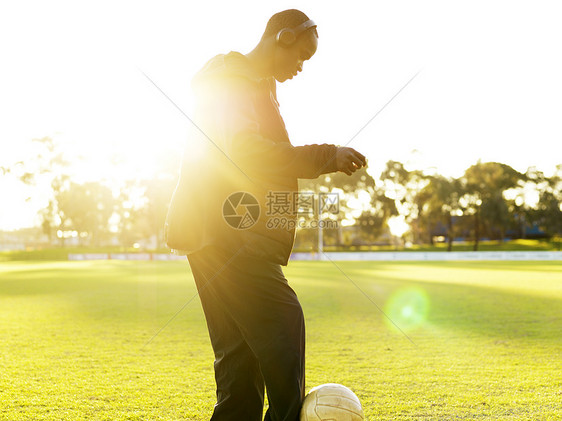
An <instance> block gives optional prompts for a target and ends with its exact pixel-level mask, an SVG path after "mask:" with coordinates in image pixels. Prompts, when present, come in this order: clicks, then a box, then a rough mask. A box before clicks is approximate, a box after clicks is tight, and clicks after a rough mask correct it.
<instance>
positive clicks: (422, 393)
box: [0, 261, 562, 421]
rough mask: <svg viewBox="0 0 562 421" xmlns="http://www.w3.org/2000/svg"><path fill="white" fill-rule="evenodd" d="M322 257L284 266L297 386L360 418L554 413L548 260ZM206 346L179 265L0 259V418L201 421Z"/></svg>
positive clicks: (561, 348) (208, 393) (553, 273)
mask: <svg viewBox="0 0 562 421" xmlns="http://www.w3.org/2000/svg"><path fill="white" fill-rule="evenodd" d="M337 265H338V267H339V268H338V267H336V266H335V265H334V264H332V263H331V262H295V263H291V264H290V266H289V267H288V268H287V269H286V271H285V273H286V275H287V278H288V279H289V282H290V283H291V285H292V286H293V288H294V289H295V290H296V291H297V293H298V294H299V297H300V299H301V303H302V305H303V308H304V311H305V315H306V320H307V332H308V333H307V337H308V343H307V347H308V348H307V388H310V387H312V386H315V385H318V384H321V383H327V382H336V383H342V384H345V385H347V386H348V387H350V388H351V389H352V390H354V391H355V393H356V394H357V395H358V396H359V398H360V399H361V401H362V403H363V406H364V409H365V414H366V419H368V420H457V419H470V420H474V419H489V420H560V419H562V264H561V263H560V262H548V263H547V262H516V263H514V262H462V263H457V262H442V263H441V262H423V263H417V262H408V263H396V262H362V263H355V262H337ZM340 269H341V271H340ZM342 272H343V273H344V274H345V275H344V274H343V273H342ZM354 284H355V285H354ZM359 289H360V290H359ZM366 295H367V296H368V297H369V298H367V297H366ZM371 300H372V301H371ZM186 303H187V305H186V306H185V308H184V309H183V310H182V311H181V312H180V313H179V315H178V316H177V317H176V318H175V319H174V320H173V321H172V322H171V323H170V324H169V325H168V326H167V327H166V328H165V329H164V330H162V331H161V332H160V333H159V334H158V335H157V336H156V337H154V338H153V340H152V342H150V343H149V344H148V345H146V343H147V342H148V341H149V340H150V339H151V338H152V337H153V336H154V335H155V333H157V332H158V331H159V329H161V328H162V327H163V326H164V325H165V324H166V323H167V322H168V321H169V320H170V318H172V316H173V315H174V314H175V313H176V312H177V311H178V310H179V309H180V308H181V307H182V306H184V305H185V304H186ZM377 306H378V307H380V309H382V310H383V311H384V312H385V314H387V315H388V317H389V318H390V319H392V321H393V322H394V323H395V324H396V325H398V326H400V328H401V329H402V331H399V330H398V329H397V328H396V327H395V326H394V325H393V324H392V323H391V322H389V321H388V319H387V318H386V317H385V316H384V315H383V314H382V313H381V311H380V310H379V309H378V308H377ZM212 359H213V356H212V351H211V348H210V344H209V340H208V337H207V331H206V326H205V322H204V319H203V316H202V311H201V308H200V305H199V301H198V298H197V297H196V296H195V288H194V285H193V281H192V279H191V275H190V273H189V269H188V265H187V263H183V262H160V263H158V262H117V261H107V262H106V261H102V262H99V261H98V262H62V261H57V262H32V261H28V262H15V261H13V262H3V263H0V376H1V377H0V419H1V420H10V421H12V420H13V421H15V420H26V421H27V420H205V419H208V418H209V414H210V412H211V409H212V406H213V403H214V380H213V371H212ZM241 421H243V420H241Z"/></svg>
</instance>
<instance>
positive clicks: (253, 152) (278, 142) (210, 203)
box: [182, 10, 366, 421]
mask: <svg viewBox="0 0 562 421" xmlns="http://www.w3.org/2000/svg"><path fill="white" fill-rule="evenodd" d="M317 45H318V32H317V30H316V25H315V24H314V22H312V21H311V20H309V18H308V17H307V16H306V15H305V14H304V13H302V12H300V11H298V10H286V11H283V12H280V13H277V14H275V15H274V16H272V17H271V19H270V20H269V21H268V23H267V26H266V28H265V32H264V34H263V36H262V38H261V40H260V42H259V43H258V45H257V46H256V47H255V48H254V50H252V51H251V52H249V53H248V54H245V55H244V54H241V53H238V52H234V51H232V52H230V53H228V54H221V55H218V56H216V57H214V58H212V59H211V60H210V61H209V62H208V63H207V64H206V65H205V66H204V67H203V69H202V70H201V71H200V72H199V73H198V74H197V75H196V76H195V77H194V79H193V82H192V86H193V89H194V92H195V96H196V99H197V105H196V109H195V118H194V120H195V122H196V124H197V127H198V128H199V129H201V132H203V133H204V135H205V136H203V135H201V134H200V136H199V137H200V142H199V149H201V147H203V148H204V150H203V151H201V150H198V151H196V150H195V149H194V148H192V149H189V148H188V149H187V150H186V156H185V159H184V163H183V166H182V179H184V180H188V181H186V183H188V187H187V190H188V191H189V200H190V203H191V204H192V206H191V208H190V209H191V210H190V211H189V212H188V213H187V214H186V216H185V218H186V221H187V224H188V230H189V235H188V238H187V239H186V241H187V242H188V243H189V244H188V246H187V250H186V252H187V255H188V260H189V264H190V266H191V270H192V273H193V276H194V279H195V283H196V285H197V289H198V291H199V296H200V299H201V304H202V307H203V311H204V313H205V318H206V321H207V326H208V330H209V336H210V339H211V344H212V347H213V350H214V353H215V363H214V368H215V380H216V386H217V391H216V394H217V402H216V404H215V407H214V411H213V415H212V418H211V420H213V421H223V420H232V421H253V420H261V417H262V414H263V405H264V389H265V390H267V397H268V402H269V408H268V410H267V412H266V414H265V420H272V421H281V420H290V421H295V420H297V419H298V417H299V411H300V407H301V404H302V400H303V398H304V392H305V389H304V387H305V384H304V378H305V366H304V357H305V330H304V317H303V312H302V309H301V306H300V303H299V301H298V299H297V296H296V294H295V292H294V291H293V289H292V288H291V287H290V286H289V284H288V282H287V280H286V279H285V277H284V275H283V272H282V270H281V266H284V265H286V264H287V262H288V260H289V256H290V253H291V249H292V247H293V241H294V236H295V222H296V203H295V196H296V195H295V194H294V193H296V192H297V189H298V178H316V177H318V176H319V175H321V174H324V173H329V172H334V171H343V172H345V173H346V174H348V175H349V174H352V173H353V172H354V171H356V170H357V169H359V168H361V167H363V166H365V165H366V160H365V157H364V156H363V155H361V154H360V153H359V152H357V151H355V150H354V149H352V148H347V147H337V146H335V145H328V144H322V145H306V146H293V145H292V144H291V142H290V141H289V137H288V134H287V131H286V129H285V125H284V123H283V119H282V118H281V115H280V114H279V104H278V102H277V98H276V90H275V89H276V81H277V82H284V81H286V80H287V79H292V78H293V77H294V76H296V75H297V74H298V73H299V72H300V71H302V68H303V63H304V62H305V61H306V60H308V59H310V58H311V57H312V56H313V55H314V53H315V52H316V48H317ZM204 137H206V138H207V139H205V138H204ZM272 197H273V198H275V197H282V198H283V203H282V205H283V206H281V204H278V205H279V206H273V205H275V203H274V204H273V205H272V203H271V200H272ZM276 212H277V213H276ZM275 216H277V217H278V219H277V220H275V219H273V220H275V221H280V220H281V221H284V223H281V224H277V225H275V224H273V225H272V224H271V221H272V218H275ZM281 217H282V218H281Z"/></svg>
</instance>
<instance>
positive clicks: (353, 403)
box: [300, 383, 365, 421]
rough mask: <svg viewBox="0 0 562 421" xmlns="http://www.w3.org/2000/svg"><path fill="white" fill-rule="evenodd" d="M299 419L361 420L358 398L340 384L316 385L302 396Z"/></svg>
mask: <svg viewBox="0 0 562 421" xmlns="http://www.w3.org/2000/svg"><path fill="white" fill-rule="evenodd" d="M300 419H301V421H363V420H364V419H365V418H364V416H363V408H362V407H361V402H359V398H358V397H357V396H356V395H355V393H353V392H352V391H351V390H350V389H348V388H347V387H345V386H342V385H341V384H335V383H328V384H323V385H321V386H316V387H315V388H314V389H312V390H311V391H310V392H309V393H308V395H306V397H305V398H304V402H303V404H302V409H301V418H300Z"/></svg>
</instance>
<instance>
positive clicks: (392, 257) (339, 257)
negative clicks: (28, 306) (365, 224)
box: [68, 251, 562, 262]
mask: <svg viewBox="0 0 562 421" xmlns="http://www.w3.org/2000/svg"><path fill="white" fill-rule="evenodd" d="M68 260H157V261H171V260H183V261H186V257H185V256H178V255H175V254H172V253H169V254H166V253H84V254H69V255H68ZM291 260H308V261H312V260H325V261H330V260H335V261H345V260H347V261H415V262H418V261H452V260H456V261H458V260H461V261H462V260H503V261H510V260H511V261H517V260H519V261H522V260H528V261H541V260H553V261H562V251H451V252H446V251H443V252H441V251H434V252H423V251H400V252H386V251H385V252H376V251H358V252H348V253H346V252H329V253H321V254H318V253H293V254H292V255H291Z"/></svg>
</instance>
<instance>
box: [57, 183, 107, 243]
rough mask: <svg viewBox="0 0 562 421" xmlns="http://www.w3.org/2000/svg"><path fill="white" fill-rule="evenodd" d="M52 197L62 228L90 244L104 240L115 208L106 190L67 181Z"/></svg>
mask: <svg viewBox="0 0 562 421" xmlns="http://www.w3.org/2000/svg"><path fill="white" fill-rule="evenodd" d="M55 197H56V206H57V210H58V214H59V217H60V218H61V221H64V225H65V228H67V229H70V230H73V231H77V232H78V234H79V238H80V239H82V238H88V237H89V240H90V243H93V244H96V245H99V244H101V243H102V241H103V240H104V239H106V238H107V236H108V234H109V218H110V217H111V216H112V215H113V212H114V208H115V200H114V198H113V195H112V193H111V190H110V189H109V187H107V186H104V185H102V184H100V183H98V182H87V183H84V184H77V183H73V182H69V183H67V184H66V186H65V188H62V189H60V190H59V191H58V192H57V193H56V196H55ZM80 241H81V240H80Z"/></svg>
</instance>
